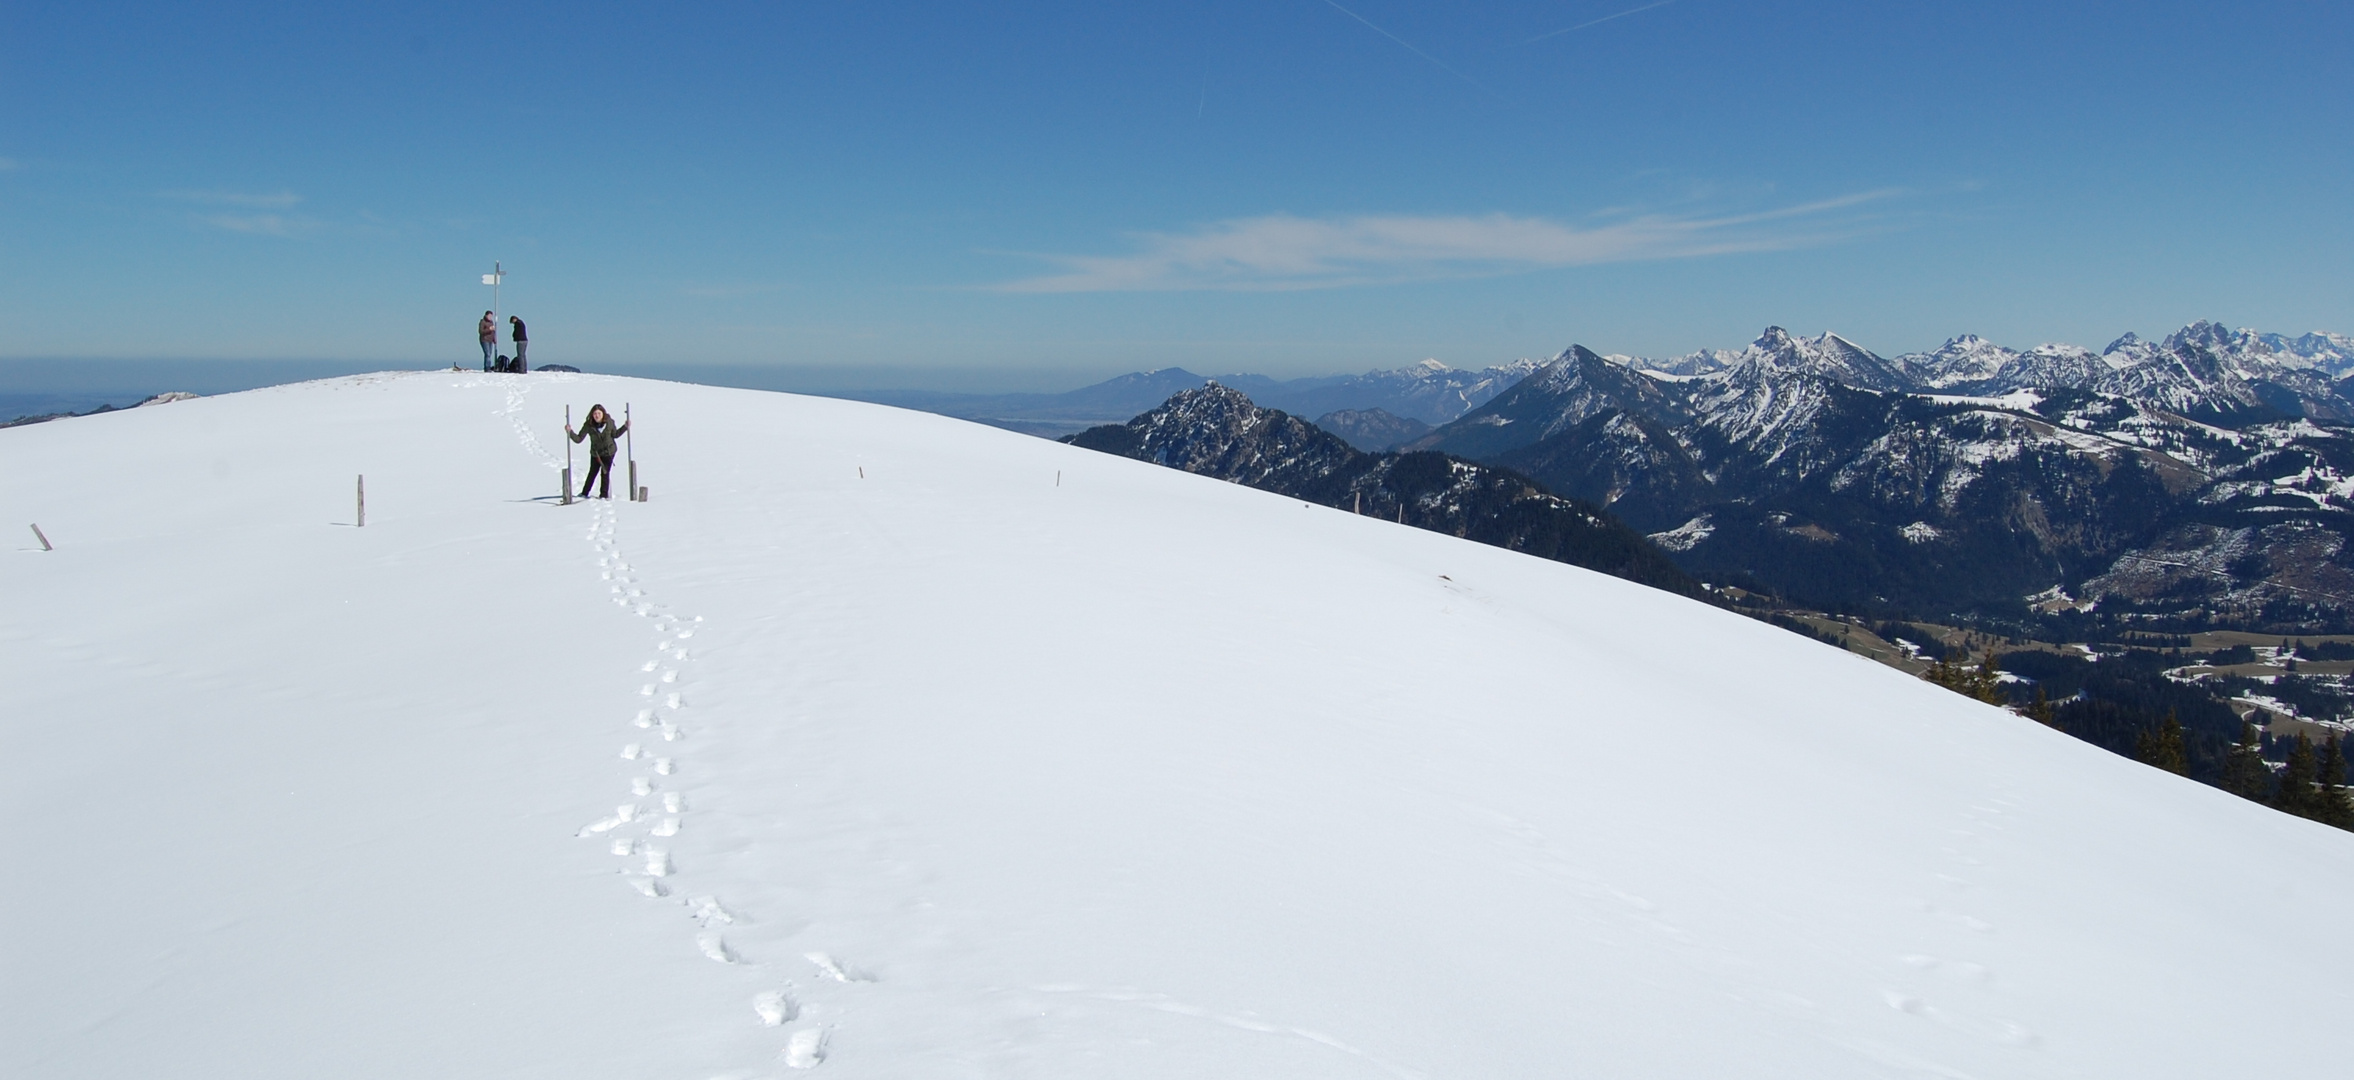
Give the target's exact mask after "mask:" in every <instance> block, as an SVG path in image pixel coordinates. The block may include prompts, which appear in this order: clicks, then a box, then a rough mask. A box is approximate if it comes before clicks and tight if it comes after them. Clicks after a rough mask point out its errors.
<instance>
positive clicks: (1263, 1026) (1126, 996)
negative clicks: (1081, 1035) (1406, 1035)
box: [1032, 986, 1426, 1080]
mask: <svg viewBox="0 0 2354 1080" xmlns="http://www.w3.org/2000/svg"><path fill="white" fill-rule="evenodd" d="M1032 989H1033V990H1034V991H1036V992H1037V993H1041V994H1075V995H1078V996H1081V997H1088V998H1093V999H1095V1000H1097V1001H1106V1002H1110V1003H1112V1004H1115V1005H1133V1006H1136V1007H1137V1008H1142V1009H1151V1010H1154V1011H1156V1012H1165V1013H1170V1014H1173V1015H1176V1016H1189V1017H1192V1018H1194V1019H1196V1020H1207V1021H1209V1022H1211V1023H1214V1024H1223V1025H1225V1026H1227V1027H1230V1028H1234V1029H1236V1030H1238V1031H1253V1032H1257V1033H1259V1034H1261V1035H1275V1036H1280V1037H1283V1038H1292V1039H1301V1040H1305V1041H1307V1042H1311V1043H1314V1044H1316V1045H1318V1046H1322V1047H1324V1048H1326V1049H1329V1050H1335V1051H1338V1052H1340V1053H1342V1054H1346V1055H1348V1056H1350V1057H1353V1058H1356V1059H1357V1060H1359V1061H1362V1062H1364V1063H1366V1064H1367V1065H1371V1066H1373V1067H1374V1068H1376V1069H1379V1070H1381V1071H1382V1072H1385V1073H1388V1074H1390V1075H1391V1076H1394V1077H1397V1078H1398V1080H1426V1078H1425V1077H1424V1076H1423V1074H1421V1073H1418V1072H1415V1071H1414V1070H1412V1069H1408V1068H1405V1067H1404V1066H1401V1065H1397V1064H1393V1063H1391V1062H1388V1061H1384V1060H1382V1059H1381V1058H1379V1057H1376V1056H1374V1055H1373V1054H1370V1053H1367V1052H1365V1051H1363V1050H1360V1049H1358V1048H1357V1047H1354V1046H1351V1045H1349V1044H1347V1043H1345V1042H1342V1041H1340V1040H1339V1039H1335V1038H1333V1037H1332V1036H1330V1035H1326V1034H1324V1033H1323V1032H1320V1031H1313V1030H1310V1029H1308V1028H1301V1027H1289V1026H1286V1025H1283V1024H1270V1023H1268V1022H1266V1021H1264V1020H1254V1019H1252V1018H1250V1017H1247V1016H1235V1015H1233V1014H1230V1013H1222V1012H1219V1011H1217V1010H1216V1009H1205V1008H1203V1007H1201V1006H1199V1005H1189V1004H1187V1003H1185V1002H1182V1001H1178V1000H1177V999H1175V998H1172V997H1169V996H1167V995H1165V994H1147V993H1140V992H1137V991H1132V990H1091V989H1088V988H1086V987H1083V986H1039V987H1033V988H1032Z"/></svg>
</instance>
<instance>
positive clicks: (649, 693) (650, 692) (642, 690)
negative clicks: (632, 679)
mask: <svg viewBox="0 0 2354 1080" xmlns="http://www.w3.org/2000/svg"><path fill="white" fill-rule="evenodd" d="M638 696H639V697H653V696H654V684H653V683H647V684H646V685H644V686H641V687H639V688H638ZM677 707H678V706H676V705H673V706H671V708H674V709H675V708H677Z"/></svg>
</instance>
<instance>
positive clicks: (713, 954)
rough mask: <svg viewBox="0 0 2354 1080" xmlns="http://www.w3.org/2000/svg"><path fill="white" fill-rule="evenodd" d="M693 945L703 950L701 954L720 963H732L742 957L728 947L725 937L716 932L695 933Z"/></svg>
mask: <svg viewBox="0 0 2354 1080" xmlns="http://www.w3.org/2000/svg"><path fill="white" fill-rule="evenodd" d="M695 947H696V948H699V949H701V950H703V955H705V956H708V957H710V958H712V959H713V960H717V961H719V962H720V963H722V964H733V963H736V962H737V961H739V960H741V959H743V958H742V957H740V956H737V955H736V951H735V950H734V949H730V948H728V947H727V939H726V938H723V937H721V936H719V935H718V934H697V935H695Z"/></svg>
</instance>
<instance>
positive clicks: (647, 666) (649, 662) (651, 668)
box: [638, 660, 654, 671]
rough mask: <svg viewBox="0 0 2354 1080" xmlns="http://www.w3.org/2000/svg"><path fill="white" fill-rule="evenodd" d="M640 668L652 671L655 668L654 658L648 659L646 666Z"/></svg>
mask: <svg viewBox="0 0 2354 1080" xmlns="http://www.w3.org/2000/svg"><path fill="white" fill-rule="evenodd" d="M638 670H639V671H652V670H654V662H653V661H652V660H648V661H646V666H644V667H642V668H639V669H638Z"/></svg>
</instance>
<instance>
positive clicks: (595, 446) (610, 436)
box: [572, 413, 629, 457]
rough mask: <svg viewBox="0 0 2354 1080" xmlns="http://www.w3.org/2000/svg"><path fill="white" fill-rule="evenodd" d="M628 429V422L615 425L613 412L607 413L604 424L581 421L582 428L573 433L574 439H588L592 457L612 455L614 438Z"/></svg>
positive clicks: (576, 440) (575, 440)
mask: <svg viewBox="0 0 2354 1080" xmlns="http://www.w3.org/2000/svg"><path fill="white" fill-rule="evenodd" d="M628 431H629V425H628V424H622V425H620V426H618V427H617V426H615V425H614V423H613V416H612V414H611V413H607V414H606V415H605V422H604V423H602V424H600V423H597V422H596V421H594V420H583V421H581V422H580V430H579V431H576V432H573V433H572V441H573V442H579V441H580V440H582V439H587V440H588V441H589V456H590V457H612V456H613V440H615V439H618V438H620V437H621V436H622V435H623V434H625V433H627V432H628Z"/></svg>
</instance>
